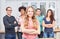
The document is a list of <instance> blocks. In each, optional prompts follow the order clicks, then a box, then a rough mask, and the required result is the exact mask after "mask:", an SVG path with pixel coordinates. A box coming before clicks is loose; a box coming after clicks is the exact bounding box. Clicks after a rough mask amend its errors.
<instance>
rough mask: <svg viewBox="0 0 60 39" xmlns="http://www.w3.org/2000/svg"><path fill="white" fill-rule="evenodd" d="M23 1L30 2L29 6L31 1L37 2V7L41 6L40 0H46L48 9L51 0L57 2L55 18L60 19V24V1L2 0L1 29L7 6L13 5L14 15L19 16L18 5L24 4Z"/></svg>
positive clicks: (59, 22)
mask: <svg viewBox="0 0 60 39" xmlns="http://www.w3.org/2000/svg"><path fill="white" fill-rule="evenodd" d="M22 2H28V6H30V5H31V2H36V3H37V7H38V8H39V7H40V5H39V4H40V2H46V10H47V9H49V7H48V5H49V2H55V18H56V20H57V19H58V23H57V24H58V25H59V24H60V5H59V4H60V1H59V0H58V1H54V0H53V1H52V0H50V1H48V0H46V1H44V0H41V1H39V0H38V1H37V0H34V1H30V0H27V1H22V0H21V1H16V0H15V1H12V0H11V1H6V0H1V1H0V3H1V4H0V8H1V9H0V11H1V12H0V30H4V25H3V16H4V15H6V11H5V9H6V7H7V6H11V7H12V10H13V11H12V15H13V16H15V17H18V16H19V12H18V7H20V6H22Z"/></svg>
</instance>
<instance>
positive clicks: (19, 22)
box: [17, 6, 26, 39]
mask: <svg viewBox="0 0 60 39" xmlns="http://www.w3.org/2000/svg"><path fill="white" fill-rule="evenodd" d="M18 11H19V13H20V14H21V15H20V16H19V17H18V19H17V21H18V27H17V36H18V39H22V31H21V23H22V21H23V20H24V18H25V14H26V7H24V6H21V7H19V8H18Z"/></svg>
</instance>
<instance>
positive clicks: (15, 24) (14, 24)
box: [11, 17, 18, 27]
mask: <svg viewBox="0 0 60 39" xmlns="http://www.w3.org/2000/svg"><path fill="white" fill-rule="evenodd" d="M13 18H14V22H16V23H13V24H11V25H12V26H14V27H16V26H18V22H17V20H16V19H15V17H13Z"/></svg>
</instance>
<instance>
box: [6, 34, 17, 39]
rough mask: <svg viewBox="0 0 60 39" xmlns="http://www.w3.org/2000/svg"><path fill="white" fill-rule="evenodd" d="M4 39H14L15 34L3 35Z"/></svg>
mask: <svg viewBox="0 0 60 39" xmlns="http://www.w3.org/2000/svg"><path fill="white" fill-rule="evenodd" d="M5 39H16V34H5Z"/></svg>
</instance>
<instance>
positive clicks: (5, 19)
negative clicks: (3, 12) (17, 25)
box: [3, 17, 13, 28]
mask: <svg viewBox="0 0 60 39" xmlns="http://www.w3.org/2000/svg"><path fill="white" fill-rule="evenodd" d="M3 23H4V25H5V28H12V27H13V26H11V24H10V23H9V22H8V20H7V18H6V17H4V18H3Z"/></svg>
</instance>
